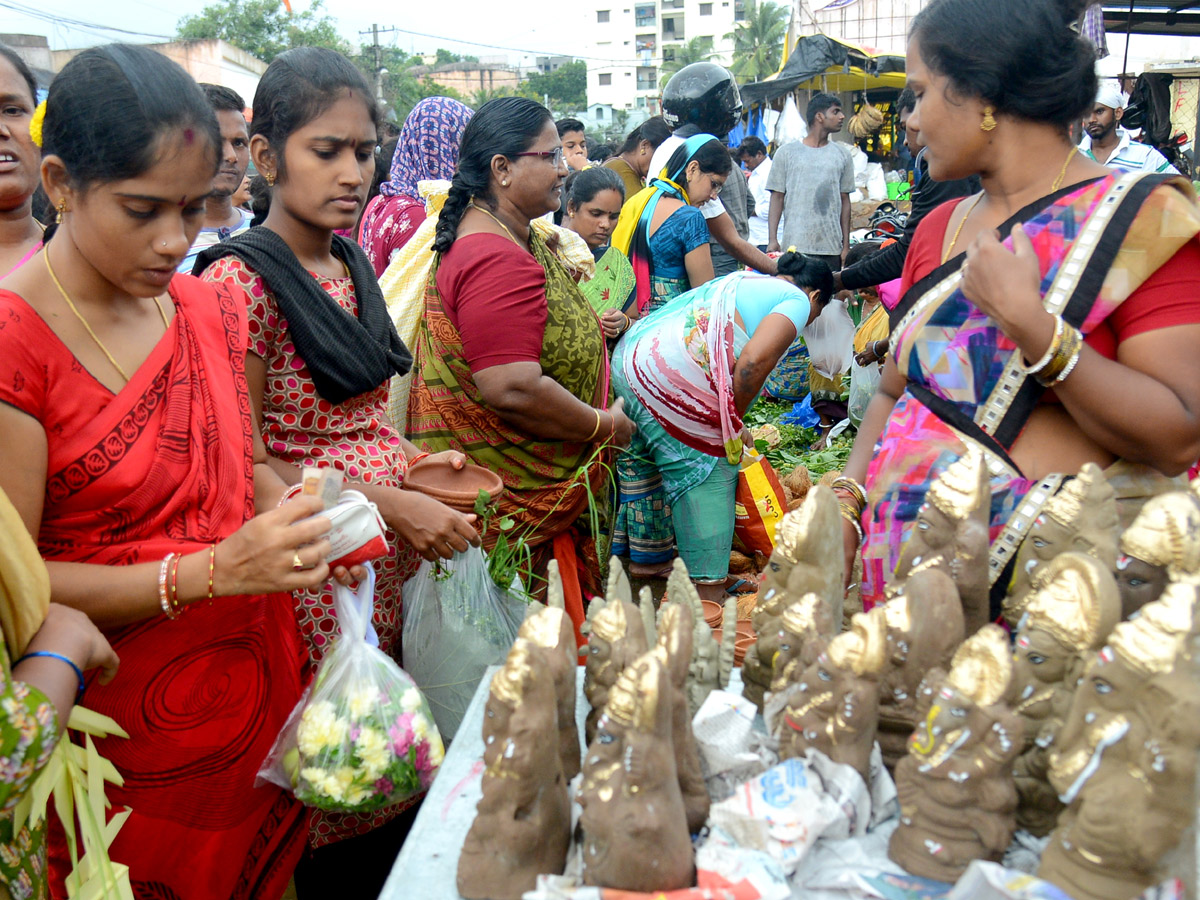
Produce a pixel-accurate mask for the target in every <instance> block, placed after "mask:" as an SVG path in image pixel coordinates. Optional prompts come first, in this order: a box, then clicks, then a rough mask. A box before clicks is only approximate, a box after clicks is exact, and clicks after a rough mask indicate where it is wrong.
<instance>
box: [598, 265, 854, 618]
mask: <svg viewBox="0 0 1200 900" xmlns="http://www.w3.org/2000/svg"><path fill="white" fill-rule="evenodd" d="M778 266H779V268H778V272H779V275H778V277H773V276H770V275H758V274H755V273H750V272H735V273H733V274H732V275H726V276H724V277H723V278H718V279H716V280H714V281H710V282H708V283H707V284H704V285H702V286H700V287H698V288H695V289H694V290H691V291H688V292H687V293H685V294H681V295H680V296H678V297H676V298H675V299H674V300H672V301H671V302H669V303H668V304H667V305H666V306H664V307H662V308H661V309H659V310H657V311H656V312H655V313H654V314H653V315H650V316H647V317H646V318H644V319H639V320H638V321H637V322H635V323H634V324H633V327H632V328H630V329H629V333H628V334H626V335H625V337H623V338H622V339H621V342H620V343H619V344H617V349H616V350H615V351H614V353H613V386H614V388H615V389H616V392H617V397H619V398H621V399H623V400H624V401H625V406H626V409H628V410H629V416H630V418H631V419H633V421H634V424H635V425H637V431H636V432H635V434H634V436H633V441H632V442H631V443H630V446H629V449H628V450H627V451H626V452H625V453H623V454H622V462H623V463H625V464H626V465H628V466H630V470H631V471H632V472H633V473H634V474H635V475H636V474H638V473H639V472H640V471H642V470H649V471H654V472H656V473H658V474H659V475H660V476H661V479H662V485H663V489H664V492H665V495H666V499H667V502H668V503H670V504H671V508H672V511H673V513H674V515H673V517H672V522H673V524H674V535H675V543H676V545H677V546H678V548H679V556H680V558H681V559H682V560H683V561H684V563H686V564H687V567H688V572H689V573H690V574H691V576H692V581H694V582H695V583H696V585H697V589H698V590H699V592H700V595H701V597H702V598H703V599H711V600H717V599H719V598H720V597H721V596H722V594H723V593H724V590H725V578H726V576H727V575H728V573H729V550H730V547H731V545H732V543H733V525H734V516H733V501H734V492H735V489H736V487H737V473H738V465H739V463H741V461H742V447H743V444H744V442H745V441H746V440H748V437H749V436H748V435H747V434H746V432H745V429H744V427H743V423H742V417H743V416H745V414H746V410H747V409H749V408H750V404H751V403H753V402H754V400H755V399H756V398H757V397H758V394H759V392H760V391H761V390H762V386H763V382H764V381H766V379H767V376H768V375H769V374H770V373H771V370H772V369H773V368H774V367H775V365H776V364H777V363H778V362H779V359H780V357H781V356H783V354H784V351H786V350H787V348H788V346H789V345H790V344H791V343H792V342H793V341H794V340H795V339H796V335H797V334H799V333H800V331H802V330H803V329H804V327H805V326H806V325H807V324H808V323H809V322H811V321H812V320H813V319H815V318H816V317H817V316H819V315H820V314H821V310H822V309H823V308H824V306H825V304H826V303H828V302H829V298H830V296H831V294H832V292H833V274H832V273H831V272H830V271H829V267H828V266H826V265H825V263H823V262H821V261H820V260H817V259H813V258H811V257H807V256H804V255H803V254H801V253H794V252H790V253H785V254H784V255H783V256H781V257H780V258H779V263H778Z"/></svg>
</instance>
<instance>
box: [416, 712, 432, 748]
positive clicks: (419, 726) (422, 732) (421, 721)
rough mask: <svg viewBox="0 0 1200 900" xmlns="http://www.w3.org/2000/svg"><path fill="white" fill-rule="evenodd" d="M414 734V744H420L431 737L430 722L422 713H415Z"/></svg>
mask: <svg viewBox="0 0 1200 900" xmlns="http://www.w3.org/2000/svg"><path fill="white" fill-rule="evenodd" d="M412 733H413V743H414V744H419V743H420V742H421V741H423V740H425V739H426V738H427V737H429V720H428V719H426V718H425V717H424V716H423V715H421V714H420V713H413V718H412Z"/></svg>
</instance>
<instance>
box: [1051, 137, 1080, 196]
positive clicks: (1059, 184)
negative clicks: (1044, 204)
mask: <svg viewBox="0 0 1200 900" xmlns="http://www.w3.org/2000/svg"><path fill="white" fill-rule="evenodd" d="M1078 152H1079V147H1078V146H1075V147H1072V148H1071V152H1070V153H1068V154H1067V159H1066V162H1064V163H1063V167H1062V168H1061V169H1059V170H1058V177H1057V178H1055V179H1054V184H1052V185H1050V193H1052V194H1053V193H1054V192H1055V191H1057V190H1058V189H1059V188H1060V187H1062V183H1063V179H1064V178H1066V177H1067V166H1069V165H1070V164H1071V160H1072V159H1074V158H1075V154H1076V153H1078Z"/></svg>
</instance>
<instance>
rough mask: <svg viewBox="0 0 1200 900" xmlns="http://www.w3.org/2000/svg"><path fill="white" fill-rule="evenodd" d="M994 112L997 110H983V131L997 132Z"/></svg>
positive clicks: (986, 107)
mask: <svg viewBox="0 0 1200 900" xmlns="http://www.w3.org/2000/svg"><path fill="white" fill-rule="evenodd" d="M994 112H995V110H994V109H992V108H991V107H990V106H985V107H984V108H983V121H982V122H980V123H979V127H980V129H982V130H983V131H995V129H996V120H995V119H994V118H992V113H994Z"/></svg>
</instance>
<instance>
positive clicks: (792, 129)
mask: <svg viewBox="0 0 1200 900" xmlns="http://www.w3.org/2000/svg"><path fill="white" fill-rule="evenodd" d="M807 136H808V125H807V124H805V122H804V116H802V115H800V110H799V108H798V107H797V106H796V98H795V97H794V96H793V95H791V94H788V98H787V100H785V101H784V104H783V112H781V113H780V114H779V121H778V122H776V123H775V146H776V147H782V146H783V145H784V144H787V143H790V142H791V141H802V140H804V139H805V137H807Z"/></svg>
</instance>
